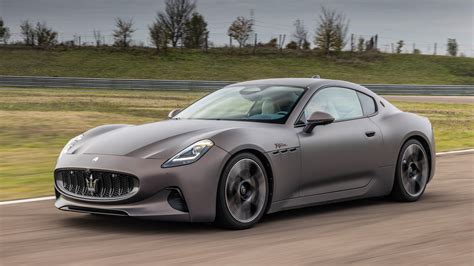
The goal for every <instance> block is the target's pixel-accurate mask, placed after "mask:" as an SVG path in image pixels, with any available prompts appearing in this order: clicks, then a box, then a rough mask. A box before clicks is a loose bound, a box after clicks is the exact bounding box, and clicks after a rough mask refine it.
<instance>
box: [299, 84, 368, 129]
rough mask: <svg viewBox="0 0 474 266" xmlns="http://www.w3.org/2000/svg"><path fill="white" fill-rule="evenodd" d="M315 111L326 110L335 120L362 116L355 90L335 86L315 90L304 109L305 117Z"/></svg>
mask: <svg viewBox="0 0 474 266" xmlns="http://www.w3.org/2000/svg"><path fill="white" fill-rule="evenodd" d="M316 111H320V112H326V113H328V114H330V115H332V116H333V117H334V118H335V120H336V121H337V120H346V119H353V118H358V117H362V116H364V115H363V111H362V107H361V105H360V101H359V98H358V96H357V92H356V91H354V90H350V89H344V88H337V87H331V88H325V89H322V90H321V91H319V92H317V93H316V94H315V95H314V96H313V98H311V100H310V101H309V103H308V105H307V106H306V108H305V110H304V116H305V119H306V118H307V117H309V116H310V115H311V114H312V113H314V112H316Z"/></svg>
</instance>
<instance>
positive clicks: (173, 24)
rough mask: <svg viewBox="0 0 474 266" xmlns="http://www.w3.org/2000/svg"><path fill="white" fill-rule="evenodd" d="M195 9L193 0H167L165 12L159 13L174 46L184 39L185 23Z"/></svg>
mask: <svg viewBox="0 0 474 266" xmlns="http://www.w3.org/2000/svg"><path fill="white" fill-rule="evenodd" d="M195 9H196V2H195V1H193V0H166V8H165V12H164V13H163V12H159V13H158V20H159V21H160V24H161V25H163V26H164V27H165V28H166V31H167V32H168V33H167V34H168V36H169V39H170V41H171V45H172V46H173V47H177V46H178V43H179V42H180V41H181V42H182V41H183V36H184V30H185V24H186V22H187V21H188V20H189V17H190V16H191V14H192V13H193V12H194V10H195Z"/></svg>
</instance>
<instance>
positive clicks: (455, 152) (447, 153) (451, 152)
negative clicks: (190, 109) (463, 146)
mask: <svg viewBox="0 0 474 266" xmlns="http://www.w3.org/2000/svg"><path fill="white" fill-rule="evenodd" d="M471 152H474V149H467V150H459V151H446V152H438V153H436V156H443V155H449V154H462V153H471Z"/></svg>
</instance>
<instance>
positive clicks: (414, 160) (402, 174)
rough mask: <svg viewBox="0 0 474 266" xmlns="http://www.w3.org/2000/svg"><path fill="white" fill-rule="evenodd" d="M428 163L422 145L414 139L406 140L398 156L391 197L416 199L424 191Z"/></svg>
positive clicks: (408, 199)
mask: <svg viewBox="0 0 474 266" xmlns="http://www.w3.org/2000/svg"><path fill="white" fill-rule="evenodd" d="M429 174H430V165H429V161H428V156H427V155H426V151H425V149H424V148H423V145H422V144H421V143H420V142H419V141H417V140H414V139H411V140H409V141H407V142H406V143H405V144H404V145H403V147H402V149H401V151H400V155H399V156H398V162H397V170H396V174H395V182H394V184H393V189H392V197H393V198H394V199H396V200H398V201H406V202H410V201H417V200H418V199H419V198H420V197H421V196H422V195H423V193H424V191H425V188H426V184H427V182H428V177H429Z"/></svg>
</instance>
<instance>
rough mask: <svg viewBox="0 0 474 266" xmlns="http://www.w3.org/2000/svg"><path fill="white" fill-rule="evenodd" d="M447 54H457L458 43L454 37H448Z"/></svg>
mask: <svg viewBox="0 0 474 266" xmlns="http://www.w3.org/2000/svg"><path fill="white" fill-rule="evenodd" d="M448 54H449V55H450V56H456V55H457V54H458V43H457V41H456V39H448Z"/></svg>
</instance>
